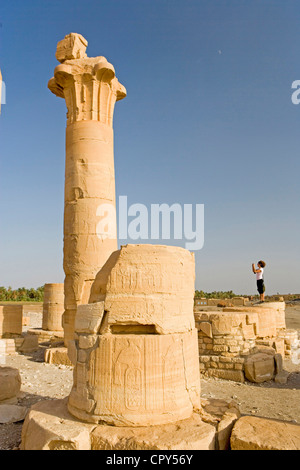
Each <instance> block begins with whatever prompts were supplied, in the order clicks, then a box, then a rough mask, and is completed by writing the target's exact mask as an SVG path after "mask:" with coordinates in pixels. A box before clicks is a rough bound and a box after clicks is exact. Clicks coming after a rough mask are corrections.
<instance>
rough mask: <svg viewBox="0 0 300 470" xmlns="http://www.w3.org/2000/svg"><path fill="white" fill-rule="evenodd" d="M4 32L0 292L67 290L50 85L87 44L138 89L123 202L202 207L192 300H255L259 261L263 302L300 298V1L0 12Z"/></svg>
mask: <svg viewBox="0 0 300 470" xmlns="http://www.w3.org/2000/svg"><path fill="white" fill-rule="evenodd" d="M0 23H1V26H0V40H1V45H0V54H1V55H0V68H1V70H2V74H3V79H4V81H5V83H6V88H7V96H6V101H7V104H6V105H4V106H3V107H2V114H1V117H0V134H1V138H0V152H1V155H0V156H1V163H0V217H1V222H0V237H1V249H0V285H3V286H6V287H7V286H8V285H11V286H13V287H14V288H15V287H20V286H25V287H31V286H33V287H37V286H39V285H42V284H44V283H45V282H63V279H64V275H63V270H62V232H63V197H64V187H63V186H64V156H65V149H64V140H65V113H66V109H65V103H64V101H63V100H61V99H59V98H56V97H55V96H54V95H52V94H51V93H50V91H49V90H48V89H47V82H48V80H49V79H50V78H51V77H52V76H53V70H54V68H55V66H56V65H57V61H56V59H55V50H56V44H57V42H58V41H59V40H61V39H62V38H63V37H64V36H65V35H66V34H68V33H70V32H78V33H81V34H82V35H83V36H84V37H85V38H86V39H87V40H88V42H89V46H88V49H87V53H88V55H89V56H90V57H93V56H97V55H104V56H105V57H106V58H107V59H108V60H109V61H110V62H112V63H113V64H114V66H115V69H116V72H117V76H118V78H119V80H120V81H121V83H122V84H124V85H125V86H126V88H127V92H128V96H127V98H126V99H124V100H123V101H121V102H120V103H117V105H116V109H115V117H114V130H115V167H116V191H117V196H119V195H127V196H128V202H129V204H132V203H135V202H139V203H143V204H146V205H147V206H149V205H150V204H151V203H163V202H165V203H168V204H172V203H174V202H177V203H180V204H184V203H190V204H205V245H204V248H203V249H202V250H201V251H198V252H197V253H196V288H197V289H203V290H205V291H212V290H227V289H232V290H233V291H235V292H236V293H248V294H251V293H255V292H256V286H255V278H254V276H253V274H252V273H251V263H252V262H254V261H255V262H257V261H258V260H259V259H264V260H265V261H266V262H267V268H266V271H265V275H266V276H265V277H266V285H267V293H276V292H280V293H289V292H297V293H299V292H300V283H299V281H300V248H299V240H300V198H299V194H300V186H299V176H300V163H299V162H300V159H299V143H300V139H299V137H300V105H299V106H295V105H293V104H292V101H291V94H292V90H291V84H292V82H293V81H294V80H300V56H299V44H300V2H299V0H284V1H283V0H278V1H277V0H272V1H270V0H227V1H226V0H97V1H96V0H93V1H92V0H86V1H85V2H82V1H78V0H72V1H69V0H60V1H57V0H51V1H48V0H26V1H25V0H1V6H0ZM124 243H125V241H124V240H122V244H124ZM171 243H173V242H172V241H171ZM173 244H174V243H173Z"/></svg>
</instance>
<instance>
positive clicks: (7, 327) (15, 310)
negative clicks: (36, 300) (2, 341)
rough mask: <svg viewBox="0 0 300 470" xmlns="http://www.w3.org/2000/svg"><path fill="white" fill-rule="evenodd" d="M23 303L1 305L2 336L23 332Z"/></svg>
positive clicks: (10, 336)
mask: <svg viewBox="0 0 300 470" xmlns="http://www.w3.org/2000/svg"><path fill="white" fill-rule="evenodd" d="M22 318H23V307H22V305H0V338H12V337H14V336H20V335H21V334H22V326H23V325H22Z"/></svg>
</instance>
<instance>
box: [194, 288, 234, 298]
mask: <svg viewBox="0 0 300 470" xmlns="http://www.w3.org/2000/svg"><path fill="white" fill-rule="evenodd" d="M195 297H200V298H202V299H232V298H233V297H237V295H236V294H235V293H234V292H232V290H229V291H227V292H223V291H219V292H217V291H214V292H203V290H196V291H195Z"/></svg>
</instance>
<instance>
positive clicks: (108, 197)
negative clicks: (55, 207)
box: [48, 33, 126, 346]
mask: <svg viewBox="0 0 300 470" xmlns="http://www.w3.org/2000/svg"><path fill="white" fill-rule="evenodd" d="M86 47H87V41H86V40H85V39H84V38H83V37H82V36H81V35H80V34H74V33H71V34H69V35H68V36H66V37H65V38H64V39H63V40H62V41H60V42H59V43H58V45H57V51H56V58H57V60H58V61H59V62H61V64H60V65H58V66H57V67H56V68H55V71H54V77H53V78H52V79H51V80H50V81H49V83H48V87H49V89H50V90H51V91H52V93H54V94H55V95H56V96H58V97H61V98H64V99H65V101H66V105H67V110H68V112H67V129H66V167H65V208H64V272H65V282H64V285H65V312H64V316H63V326H64V339H65V345H66V346H67V345H68V342H69V340H71V339H73V335H74V321H75V314H76V309H77V306H78V305H80V304H85V303H88V302H89V297H90V288H91V285H92V283H93V281H94V279H95V276H96V274H97V273H98V271H99V268H100V267H101V266H103V265H104V264H105V262H106V261H107V259H108V258H109V256H110V255H111V253H112V252H113V251H115V250H117V248H118V246H117V231H116V221H115V220H114V224H115V230H114V232H115V235H114V237H110V238H105V237H102V238H99V234H98V235H97V230H96V227H97V223H98V222H99V220H100V219H99V218H98V217H97V209H98V207H99V206H100V205H101V204H112V205H113V206H114V207H115V172H114V149H113V127H112V124H113V112H114V106H115V102H116V101H118V100H121V99H122V98H124V97H125V96H126V90H125V88H124V87H123V85H121V84H120V83H119V82H118V80H117V78H116V76H115V70H114V67H113V66H112V65H111V64H110V63H109V62H108V61H107V60H106V58H105V57H102V56H99V57H95V58H89V57H87V55H86V53H85V51H86Z"/></svg>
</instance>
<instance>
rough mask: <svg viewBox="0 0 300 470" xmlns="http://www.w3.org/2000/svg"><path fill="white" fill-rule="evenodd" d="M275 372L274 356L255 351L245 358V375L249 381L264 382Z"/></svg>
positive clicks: (272, 376) (270, 378) (271, 377)
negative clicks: (255, 352)
mask: <svg viewBox="0 0 300 470" xmlns="http://www.w3.org/2000/svg"><path fill="white" fill-rule="evenodd" d="M274 374H275V362H274V357H273V356H272V355H270V354H263V353H257V354H253V355H250V356H249V357H248V358H247V359H246V360H245V376H246V378H247V379H248V380H249V381H250V382H256V383H261V382H266V381H268V380H272V379H273V378H274Z"/></svg>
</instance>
